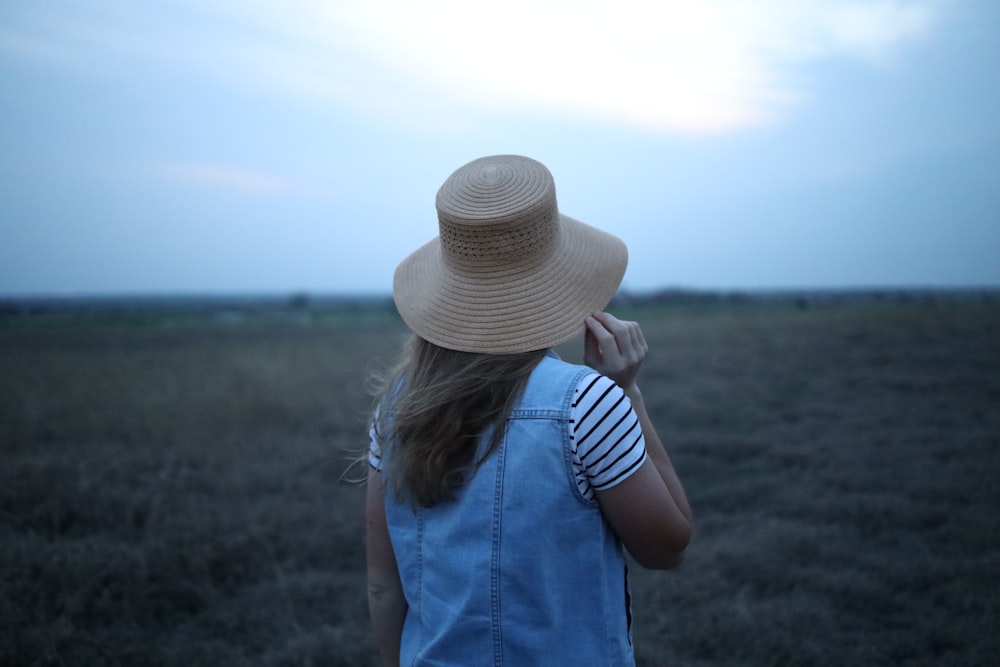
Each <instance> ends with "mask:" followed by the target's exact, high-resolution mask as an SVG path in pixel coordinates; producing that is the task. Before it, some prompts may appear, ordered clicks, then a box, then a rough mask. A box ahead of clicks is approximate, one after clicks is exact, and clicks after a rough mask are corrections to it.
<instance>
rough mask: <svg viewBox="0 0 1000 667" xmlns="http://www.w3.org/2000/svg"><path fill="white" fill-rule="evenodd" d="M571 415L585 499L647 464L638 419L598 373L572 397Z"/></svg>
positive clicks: (575, 460)
mask: <svg viewBox="0 0 1000 667" xmlns="http://www.w3.org/2000/svg"><path fill="white" fill-rule="evenodd" d="M572 414H573V434H572V436H571V438H572V452H573V463H574V466H575V468H576V471H575V472H576V484H577V487H578V488H579V489H580V493H581V494H582V495H583V496H584V497H585V498H588V499H591V498H593V497H594V491H595V490H597V491H603V490H605V489H610V488H611V487H613V486H615V485H616V484H618V483H620V482H622V481H624V480H625V479H626V478H628V476H629V475H631V474H632V473H634V472H635V471H636V470H638V469H639V466H641V465H642V463H643V461H645V460H646V442H645V440H644V439H643V437H642V427H641V426H640V425H639V417H638V416H637V415H636V414H635V411H634V410H633V409H632V403H631V402H630V401H629V400H628V397H627V396H625V392H623V391H622V390H621V387H619V386H618V385H616V384H615V383H614V381H613V380H611V379H610V378H607V377H604V376H603V375H599V374H597V373H593V374H591V375H587V376H584V377H583V378H582V379H581V380H580V383H579V384H578V385H577V388H576V392H575V394H574V398H573V410H572Z"/></svg>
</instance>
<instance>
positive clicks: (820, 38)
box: [0, 0, 1000, 296]
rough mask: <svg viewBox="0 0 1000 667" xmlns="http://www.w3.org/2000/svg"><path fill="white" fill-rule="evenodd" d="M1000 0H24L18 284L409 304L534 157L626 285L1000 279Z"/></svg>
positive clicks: (10, 229) (11, 199)
mask: <svg viewBox="0 0 1000 667" xmlns="http://www.w3.org/2000/svg"><path fill="white" fill-rule="evenodd" d="M997 26H1000V4H998V3H996V2H994V1H993V0H968V1H965V2H960V1H958V0H909V1H898V0H867V1H864V2H854V1H850V0H811V1H803V0H795V1H791V0H753V1H752V2H751V1H749V0H718V1H715V2H700V3H695V2H683V1H673V0H657V1H656V2H652V1H642V0H616V2H613V3H612V2H568V1H567V0H530V1H529V0H509V1H508V2H505V3H503V4H496V3H493V4H489V5H486V4H485V3H477V2H468V1H460V0H430V1H427V2H421V3H410V2H404V1H402V0H364V1H362V0H357V1H350V0H344V1H339V2H320V1H315V0H289V1H287V2H280V3H279V2H262V1H254V0H241V1H239V2H236V1H231V0H198V1H197V2H195V1H193V0H191V1H186V0H177V1H173V2H157V3H125V2H117V1H106V0H94V1H91V2H86V3H75V2H55V1H53V2H49V1H40V0H31V1H28V0H5V2H3V3H2V5H0V82H2V85H0V118H2V120H3V122H2V123H0V146H2V147H3V148H2V150H0V293H3V294H6V295H8V296H33V295H61V296H77V295H84V296H86V295H105V294H114V295H120V294H125V295H129V294H174V293H198V294H201V293H213V294H214V293H224V294H228V293H255V294H256V293H288V292H300V293H302V292H306V293H314V292H316V293H319V292H323V293H329V292H338V293H341V292H343V293H352V294H369V293H371V294H379V293H388V291H389V290H390V287H391V279H392V271H393V269H394V267H395V265H396V264H397V263H398V262H399V260H400V259H402V258H403V257H404V256H405V255H406V254H407V253H409V252H410V251H411V250H413V249H414V248H416V247H417V246H418V245H420V244H422V243H424V242H425V241H427V240H429V239H430V238H431V237H433V236H434V235H435V234H436V233H437V226H436V225H437V222H436V216H435V210H434V193H435V191H436V190H437V187H438V186H439V185H440V183H441V182H442V181H443V180H444V179H445V178H446V177H447V176H448V174H449V173H451V171H453V170H454V169H455V168H457V167H458V166H460V165H461V164H464V163H465V162H467V161H469V160H471V159H473V158H476V157H479V156H482V155H486V154H492V153H520V154H525V155H529V156H531V157H534V158H537V159H539V160H541V161H542V162H544V163H545V164H546V165H547V166H548V167H549V168H550V169H551V171H552V172H553V174H554V175H555V178H556V184H557V188H558V194H559V201H560V207H561V209H562V210H563V212H565V213H567V214H569V215H571V216H573V217H576V218H579V219H582V220H584V221H586V222H589V223H591V224H594V225H596V226H599V227H602V228H605V229H608V230H610V231H612V232H614V233H616V234H618V235H620V236H621V237H623V238H624V239H625V240H626V242H627V243H628V244H629V246H630V248H631V264H630V269H629V273H628V275H627V276H626V280H625V283H624V287H625V289H629V290H636V291H641V290H650V289H657V288H662V287H664V286H678V287H682V288H695V289H749V290H753V289H769V288H787V287H795V288H827V287H829V288H853V287H873V286H878V287H914V286H916V287H965V286H980V287H981V286H998V285H1000V123H998V122H997V118H998V117H1000V77H998V76H997V72H998V71H1000V40H997V39H996V28H997Z"/></svg>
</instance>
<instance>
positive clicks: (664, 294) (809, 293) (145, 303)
mask: <svg viewBox="0 0 1000 667" xmlns="http://www.w3.org/2000/svg"><path fill="white" fill-rule="evenodd" d="M953 300H960V301H970V300H973V301H983V302H989V303H992V302H995V301H1000V288H886V289H875V288H872V289H776V290H696V289H684V288H667V289H661V290H652V291H641V292H640V291H625V290H623V291H619V292H618V294H617V295H616V296H615V298H614V300H613V302H612V305H613V306H618V307H622V306H626V307H629V306H660V305H663V306H669V305H723V304H730V305H735V304H741V303H748V304H750V303H790V304H794V305H796V306H797V307H800V308H805V307H809V306H810V305H813V304H815V305H821V304H835V303H866V302H868V303H878V302H894V303H900V302H923V303H934V302H938V301H942V302H943V301H953ZM394 311H395V307H394V305H393V301H392V297H391V296H389V295H384V294H375V295H372V294H366V295H344V294H312V293H307V292H295V293H292V294H284V295H253V294H244V295H211V294H209V295H169V294H165V295H146V296H29V297H17V296H14V297H2V296H0V317H7V318H10V317H13V318H20V317H33V316H35V317H37V316H41V317H45V316H62V317H74V316H83V317H87V316H110V317H153V318H159V317H171V316H196V317H197V316H218V317H227V316H229V317H233V318H237V317H252V316H268V315H271V316H282V315H291V316H296V315H302V314H307V313H317V312H319V313H322V312H348V313H349V312H368V313H371V312H385V313H393V312H394Z"/></svg>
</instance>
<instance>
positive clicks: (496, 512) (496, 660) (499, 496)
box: [490, 435, 507, 667]
mask: <svg viewBox="0 0 1000 667" xmlns="http://www.w3.org/2000/svg"><path fill="white" fill-rule="evenodd" d="M506 445H507V442H506V435H505V436H504V442H502V443H501V444H500V447H499V448H498V451H497V459H496V467H497V473H496V482H495V486H494V491H493V547H492V553H491V555H490V607H491V612H492V614H493V622H492V624H491V625H492V626H493V664H494V665H496V667H500V665H502V664H503V629H502V628H501V627H500V622H501V619H502V618H503V616H502V615H501V613H500V611H501V610H500V602H501V600H500V546H501V545H500V535H501V526H500V521H501V515H502V512H501V506H502V503H503V480H504V463H505V460H506V455H507V447H506Z"/></svg>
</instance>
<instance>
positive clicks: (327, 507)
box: [0, 293, 1000, 667]
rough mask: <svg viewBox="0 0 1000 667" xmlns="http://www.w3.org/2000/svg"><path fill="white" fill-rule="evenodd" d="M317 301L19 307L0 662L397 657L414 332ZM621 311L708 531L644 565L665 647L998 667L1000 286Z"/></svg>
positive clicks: (637, 576)
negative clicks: (226, 310)
mask: <svg viewBox="0 0 1000 667" xmlns="http://www.w3.org/2000/svg"><path fill="white" fill-rule="evenodd" d="M298 308H299V310H298V311H297V315H296V316H295V317H285V318H263V317H256V318H255V317H251V318H243V317H240V316H225V317H208V316H205V315H203V314H202V315H199V316H197V317H191V318H189V319H183V318H181V319H176V318H159V317H150V316H143V317H111V316H105V317H96V316H95V317H91V316H85V315H73V316H64V317H35V316H25V315H18V314H16V313H14V314H11V313H7V314H6V315H3V316H0V665H4V666H6V665H74V666H75V665H144V666H146V665H149V666H158V665H162V666H167V665H171V666H173V665H178V666H179V665H212V666H219V667H225V666H230V665H233V666H235V665H264V666H273V667H277V666H284V665H288V666H291V665H316V666H326V665H329V666H336V665H343V666H353V667H356V666H361V665H374V664H376V662H375V652H374V649H373V646H372V643H371V639H370V635H369V631H368V622H367V608H366V598H365V588H364V573H363V565H364V546H363V537H362V526H363V523H362V516H361V511H362V498H363V493H364V490H363V487H362V486H361V485H359V484H357V483H355V482H353V481H352V480H353V479H354V478H357V477H359V476H362V475H363V474H364V472H365V468H364V465H360V466H354V467H352V466H351V465H350V464H351V461H352V458H354V457H356V456H357V453H358V451H359V450H360V449H362V448H364V446H365V444H366V440H365V438H366V419H367V413H368V410H369V407H370V398H369V397H368V395H367V392H366V378H367V377H368V376H369V374H370V373H371V372H372V371H373V370H376V369H380V368H384V367H385V366H386V365H387V364H388V363H389V362H390V361H391V360H392V359H393V357H394V354H395V350H396V346H397V345H398V343H399V341H400V340H401V336H402V328H401V327H400V325H399V323H398V322H397V321H396V320H395V319H394V318H393V317H391V316H390V315H388V314H384V313H379V312H375V313H368V314H365V313H364V312H360V311H357V312H355V311H350V312H340V313H337V312H335V313H332V314H331V313H319V314H316V313H312V312H311V311H310V310H309V307H308V304H298ZM618 314H620V315H622V316H625V317H629V318H634V319H639V320H640V321H641V322H642V323H643V326H644V330H645V332H646V337H647V339H648V340H649V341H650V344H651V347H652V352H651V354H650V358H649V360H648V362H647V365H646V367H645V369H644V371H643V375H642V376H641V378H642V383H641V384H642V386H643V389H644V394H645V396H646V400H647V402H648V403H649V408H650V413H651V414H652V416H653V419H654V421H655V422H657V423H658V425H659V426H660V430H661V434H662V436H663V439H664V441H665V442H666V443H667V446H668V449H669V451H670V452H671V454H672V456H673V459H674V462H675V465H676V467H677V469H678V472H679V474H680V476H681V478H682V480H683V481H684V483H685V486H686V488H687V491H688V494H689V496H690V500H691V504H692V507H693V509H694V512H695V514H696V520H697V527H696V534H695V539H694V542H693V543H692V545H691V547H690V549H689V552H688V555H687V559H686V561H685V563H684V565H683V566H682V567H681V568H679V569H677V570H674V571H670V572H647V571H641V570H640V569H639V568H638V566H635V567H633V568H632V571H633V590H634V617H635V622H636V626H635V642H636V651H637V658H638V661H639V664H640V665H693V666H698V665H706V666H707V665H726V666H739V665H747V666H750V665H753V666H759V665H861V664H863V665H944V666H959V665H961V666H967V665H994V664H997V662H996V661H997V656H998V655H1000V616H998V614H1000V609H998V603H1000V532H998V517H1000V513H998V510H1000V297H998V295H997V294H995V293H993V294H990V293H987V294H984V295H972V296H964V297H963V296H961V295H959V296H954V295H951V296H948V295H946V296H935V295H923V296H912V297H906V295H895V296H893V297H891V298H890V297H885V298H881V299H876V298H874V297H871V296H869V297H868V298H864V299H844V300H838V299H836V298H828V299H824V300H821V301H810V302H806V301H799V302H796V301H795V300H793V299H780V298H774V299H767V300H753V299H751V300H725V299H722V300H718V301H714V302H706V303H667V304H665V305H664V304H658V305H649V304H647V305H633V306H631V307H630V308H627V309H621V310H619V311H618ZM237 315H238V314H237ZM578 347H579V341H575V342H574V344H573V345H567V346H564V347H563V348H562V349H561V350H560V351H561V352H562V354H563V356H564V357H568V358H571V359H574V360H578V359H579V357H580V354H579V352H578Z"/></svg>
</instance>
